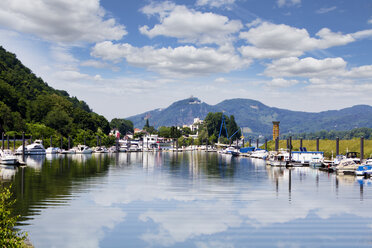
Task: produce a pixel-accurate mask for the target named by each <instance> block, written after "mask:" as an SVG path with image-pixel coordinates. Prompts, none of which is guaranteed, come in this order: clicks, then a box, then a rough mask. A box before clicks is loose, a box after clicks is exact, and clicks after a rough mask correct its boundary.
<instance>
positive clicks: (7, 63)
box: [0, 46, 110, 138]
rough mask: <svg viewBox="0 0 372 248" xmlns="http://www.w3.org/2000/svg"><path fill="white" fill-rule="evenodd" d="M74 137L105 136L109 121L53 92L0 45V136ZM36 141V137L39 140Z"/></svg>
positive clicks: (83, 105)
mask: <svg viewBox="0 0 372 248" xmlns="http://www.w3.org/2000/svg"><path fill="white" fill-rule="evenodd" d="M35 125H38V127H39V128H38V131H37V134H38V135H44V136H50V135H56V136H60V135H62V136H68V135H70V136H72V137H76V136H77V135H78V134H79V133H81V132H82V131H86V132H90V133H92V134H93V136H94V134H95V133H97V132H98V133H101V134H103V135H106V134H108V133H109V131H110V125H109V122H108V121H107V120H106V118H105V117H103V116H101V115H98V114H96V113H94V112H92V110H91V109H90V108H89V106H88V105H87V104H86V103H85V102H84V101H80V100H78V99H77V98H76V97H70V96H69V94H68V93H67V92H66V91H62V90H55V89H53V88H52V87H50V86H48V84H47V83H45V82H44V81H43V80H42V79H41V78H39V77H37V76H36V75H35V74H33V73H32V72H31V70H30V69H28V68H27V67H25V66H24V65H23V64H22V63H21V62H20V61H19V60H18V59H17V58H16V56H15V55H14V54H12V53H9V52H7V51H6V50H5V49H3V48H2V47H1V46H0V133H1V132H7V133H8V134H14V133H18V134H20V133H21V132H22V131H24V132H26V133H27V134H29V135H34V134H35V130H33V127H34V126H35ZM39 138H40V137H39Z"/></svg>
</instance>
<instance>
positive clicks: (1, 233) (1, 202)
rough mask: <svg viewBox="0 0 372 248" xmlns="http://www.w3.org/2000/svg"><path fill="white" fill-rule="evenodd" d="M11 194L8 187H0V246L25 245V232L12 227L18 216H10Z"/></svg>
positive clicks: (12, 202)
mask: <svg viewBox="0 0 372 248" xmlns="http://www.w3.org/2000/svg"><path fill="white" fill-rule="evenodd" d="M11 196H12V194H11V192H10V190H9V188H3V187H1V188H0V247H25V245H24V240H25V238H26V236H25V234H23V233H20V232H19V231H18V230H16V229H15V228H14V226H15V225H16V223H17V219H18V218H19V216H12V213H11V209H12V206H13V204H14V203H15V201H14V200H11Z"/></svg>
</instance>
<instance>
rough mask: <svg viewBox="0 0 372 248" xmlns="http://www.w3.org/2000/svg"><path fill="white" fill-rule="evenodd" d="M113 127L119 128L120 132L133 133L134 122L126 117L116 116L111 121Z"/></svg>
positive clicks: (124, 133)
mask: <svg viewBox="0 0 372 248" xmlns="http://www.w3.org/2000/svg"><path fill="white" fill-rule="evenodd" d="M110 127H111V129H114V128H116V129H118V130H119V132H120V133H121V134H123V135H126V134H127V133H129V132H130V133H133V130H134V128H133V122H132V121H130V120H126V119H118V118H114V119H112V120H111V122H110Z"/></svg>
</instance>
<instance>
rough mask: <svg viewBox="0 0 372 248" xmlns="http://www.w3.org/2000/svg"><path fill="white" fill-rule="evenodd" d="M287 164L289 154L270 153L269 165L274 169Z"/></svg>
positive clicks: (283, 152) (282, 152)
mask: <svg viewBox="0 0 372 248" xmlns="http://www.w3.org/2000/svg"><path fill="white" fill-rule="evenodd" d="M288 162H289V153H288V152H285V151H281V152H271V154H270V156H269V164H270V165H271V166H275V167H285V166H287V164H288Z"/></svg>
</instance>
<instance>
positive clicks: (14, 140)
mask: <svg viewBox="0 0 372 248" xmlns="http://www.w3.org/2000/svg"><path fill="white" fill-rule="evenodd" d="M15 150H16V137H15V134H14V136H13V151H14V152H15Z"/></svg>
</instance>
